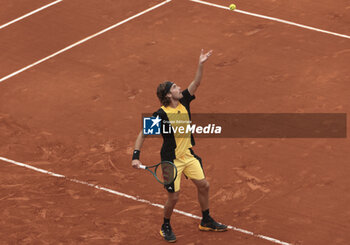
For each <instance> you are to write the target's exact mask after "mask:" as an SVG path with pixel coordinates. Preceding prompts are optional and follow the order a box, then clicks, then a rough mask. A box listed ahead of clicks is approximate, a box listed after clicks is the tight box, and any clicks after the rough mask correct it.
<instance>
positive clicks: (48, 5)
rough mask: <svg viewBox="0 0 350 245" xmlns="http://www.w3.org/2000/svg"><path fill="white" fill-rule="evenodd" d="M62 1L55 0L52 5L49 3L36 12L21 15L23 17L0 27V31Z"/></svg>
mask: <svg viewBox="0 0 350 245" xmlns="http://www.w3.org/2000/svg"><path fill="white" fill-rule="evenodd" d="M62 1H63V0H57V1H55V2H53V3H49V4H47V5H45V6H42V7H41V8H38V9H36V10H33V11H32V12H30V13H28V14H25V15H23V16H21V17H18V18H17V19H14V20H12V21H10V22H8V23H6V24H3V25H2V26H0V30H1V29H2V28H5V27H6V26H9V25H11V24H13V23H15V22H17V21H20V20H22V19H24V18H26V17H28V16H30V15H32V14H35V13H37V12H39V11H41V10H43V9H46V8H48V7H50V6H52V5H55V4H57V3H59V2H62Z"/></svg>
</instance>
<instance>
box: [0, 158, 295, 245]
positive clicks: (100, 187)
mask: <svg viewBox="0 0 350 245" xmlns="http://www.w3.org/2000/svg"><path fill="white" fill-rule="evenodd" d="M0 160H2V161H4V162H8V163H12V164H14V165H17V166H21V167H25V168H29V169H31V170H34V171H37V172H40V173H44V174H48V175H51V176H54V177H57V178H64V179H66V180H69V181H71V182H74V183H78V184H82V185H87V186H90V187H93V188H96V189H98V190H101V191H106V192H109V193H112V194H114V195H117V196H122V197H126V198H129V199H132V200H134V201H137V202H142V203H146V204H149V205H151V206H154V207H158V208H164V205H162V204H158V203H153V202H151V201H148V200H145V199H140V198H137V197H134V196H131V195H128V194H125V193H122V192H119V191H115V190H112V189H109V188H105V187H102V186H99V185H95V184H91V183H88V182H85V181H81V180H77V179H71V178H68V177H66V176H64V175H62V174H56V173H53V172H50V171H47V170H44V169H41V168H36V167H33V166H31V165H28V164H25V163H21V162H17V161H14V160H10V159H8V158H5V157H0ZM174 212H175V213H178V214H182V215H184V216H187V217H190V218H193V219H198V220H200V219H202V218H201V217H199V216H197V215H194V214H191V213H187V212H184V211H181V210H178V209H174ZM228 228H229V229H231V230H234V231H238V232H241V233H244V234H247V235H250V236H254V237H257V238H261V239H264V240H267V241H270V242H272V243H276V244H281V245H291V243H287V242H283V241H280V240H277V239H275V238H271V237H268V236H264V235H260V234H256V233H254V232H251V231H247V230H244V229H241V228H237V227H234V226H231V225H229V226H228Z"/></svg>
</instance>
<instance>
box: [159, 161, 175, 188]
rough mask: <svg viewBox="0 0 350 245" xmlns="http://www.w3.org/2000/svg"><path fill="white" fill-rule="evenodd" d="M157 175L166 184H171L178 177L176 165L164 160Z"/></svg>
mask: <svg viewBox="0 0 350 245" xmlns="http://www.w3.org/2000/svg"><path fill="white" fill-rule="evenodd" d="M156 176H157V178H158V179H159V180H160V181H161V182H163V183H164V184H171V183H172V182H173V181H174V179H175V177H176V171H175V168H174V165H172V164H170V163H168V162H162V163H161V164H160V165H159V166H158V167H157V169H156Z"/></svg>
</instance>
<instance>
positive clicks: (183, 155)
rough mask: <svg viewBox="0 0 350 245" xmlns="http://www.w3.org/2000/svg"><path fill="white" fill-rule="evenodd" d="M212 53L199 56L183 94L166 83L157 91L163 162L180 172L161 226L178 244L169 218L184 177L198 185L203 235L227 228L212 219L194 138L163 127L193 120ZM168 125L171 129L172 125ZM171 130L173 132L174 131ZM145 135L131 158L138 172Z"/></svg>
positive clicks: (137, 143) (170, 192)
mask: <svg viewBox="0 0 350 245" xmlns="http://www.w3.org/2000/svg"><path fill="white" fill-rule="evenodd" d="M211 54H212V51H209V52H208V53H204V52H203V49H202V50H201V54H200V56H199V65H198V70H197V73H196V76H195V79H194V80H193V81H192V82H191V83H190V85H189V86H188V88H187V89H185V90H184V91H181V88H180V87H179V86H178V85H176V84H175V83H173V82H164V83H162V84H160V85H159V86H158V88H157V96H158V98H159V100H160V102H161V104H162V106H161V108H160V109H159V110H158V111H156V112H155V113H154V114H153V116H155V117H157V116H159V118H161V119H162V121H161V133H162V136H163V146H162V149H161V159H162V161H171V162H173V163H174V164H175V166H176V167H177V170H178V175H177V178H176V179H175V182H174V183H173V184H171V185H165V186H164V187H165V188H166V190H167V191H168V200H167V201H166V203H165V206H164V223H163V225H162V226H161V230H160V235H161V236H163V237H164V239H165V240H166V241H168V242H175V241H176V236H175V234H174V233H173V231H172V228H171V226H170V217H171V215H172V213H173V209H174V207H175V205H176V203H177V201H178V199H179V194H180V182H181V173H184V175H185V176H186V177H187V178H190V179H191V180H192V182H193V183H194V184H195V185H196V187H197V190H198V201H199V204H200V206H201V209H202V214H203V218H202V220H201V223H200V224H199V229H200V230H201V231H226V230H227V226H226V225H223V224H220V223H217V222H216V221H215V220H214V219H213V218H212V217H211V216H210V215H209V183H208V181H207V180H206V179H205V175H204V172H203V168H202V162H201V158H199V157H198V156H197V155H195V154H194V152H193V150H192V146H194V144H195V142H194V138H193V135H192V134H191V132H190V133H188V132H187V134H186V133H184V132H182V133H180V132H179V131H176V132H174V130H172V131H171V132H170V133H169V132H167V133H165V132H163V130H162V128H163V124H165V126H166V127H165V128H169V127H168V126H171V127H174V124H175V123H176V122H177V121H178V122H180V123H181V125H182V126H183V125H186V124H188V123H189V121H190V119H191V113H190V102H191V101H192V100H193V99H194V98H195V96H194V93H195V92H196V90H197V88H198V86H199V85H200V82H201V78H202V73H203V64H204V62H206V61H207V60H208V58H209V57H210V56H211ZM169 123H170V124H171V125H169ZM171 127H170V128H171ZM144 138H145V135H144V134H143V132H142V131H141V132H140V134H139V135H138V137H137V139H136V143H135V150H134V153H133V157H132V166H133V167H134V168H139V166H140V164H141V162H140V160H139V157H140V150H141V146H142V144H143V141H144Z"/></svg>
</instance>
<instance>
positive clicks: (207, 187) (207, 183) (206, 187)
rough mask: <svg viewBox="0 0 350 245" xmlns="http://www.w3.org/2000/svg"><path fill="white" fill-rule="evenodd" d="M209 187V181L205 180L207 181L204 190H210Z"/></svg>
mask: <svg viewBox="0 0 350 245" xmlns="http://www.w3.org/2000/svg"><path fill="white" fill-rule="evenodd" d="M209 187H210V185H209V182H208V181H205V183H204V190H205V191H209Z"/></svg>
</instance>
